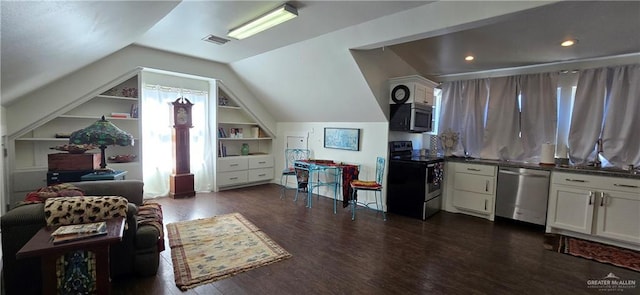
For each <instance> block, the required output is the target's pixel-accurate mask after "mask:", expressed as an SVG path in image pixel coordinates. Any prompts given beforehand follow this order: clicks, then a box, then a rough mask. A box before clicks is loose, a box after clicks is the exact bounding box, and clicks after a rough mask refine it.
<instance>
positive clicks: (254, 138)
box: [220, 137, 273, 141]
mask: <svg viewBox="0 0 640 295" xmlns="http://www.w3.org/2000/svg"><path fill="white" fill-rule="evenodd" d="M271 139H273V138H271V137H244V138H227V137H221V138H220V140H225V141H226V140H230V141H233V140H236V141H242V140H244V141H247V140H271Z"/></svg>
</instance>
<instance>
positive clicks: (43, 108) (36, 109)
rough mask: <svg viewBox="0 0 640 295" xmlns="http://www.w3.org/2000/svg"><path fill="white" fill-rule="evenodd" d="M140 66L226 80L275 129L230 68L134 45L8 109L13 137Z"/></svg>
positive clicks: (44, 88)
mask: <svg viewBox="0 0 640 295" xmlns="http://www.w3.org/2000/svg"><path fill="white" fill-rule="evenodd" d="M139 67H144V68H151V69H156V70H163V71H169V72H176V73H182V74H187V75H194V76H200V77H205V78H212V79H219V80H222V81H223V82H224V83H225V85H227V86H228V87H229V88H231V89H233V91H234V94H235V96H237V97H238V98H239V99H241V100H242V101H243V103H244V104H245V105H246V106H247V107H249V108H250V109H251V110H252V111H253V112H254V114H255V115H256V117H258V119H259V121H260V123H261V124H262V125H263V126H264V127H265V128H267V129H270V130H271V131H273V130H274V129H275V120H274V118H273V117H272V116H271V114H269V113H268V112H267V111H266V108H265V107H264V106H263V105H262V102H260V101H259V100H258V99H257V98H256V97H255V96H254V95H253V94H252V93H251V92H250V91H249V90H248V89H247V87H246V86H245V85H244V84H243V83H242V82H241V81H240V79H239V78H238V76H237V75H236V74H235V73H234V72H233V71H232V70H231V69H230V68H229V66H227V65H224V64H221V63H216V62H211V61H206V60H202V59H198V58H192V57H187V56H183V55H177V54H173V53H169V52H164V51H159V50H154V49H150V48H146V47H140V46H135V45H132V46H128V47H126V48H124V49H122V50H120V51H118V52H116V53H114V54H112V55H109V56H107V57H105V58H104V59H101V60H99V61H97V62H95V63H93V64H91V65H89V66H86V67H84V68H82V69H80V70H78V71H76V72H73V73H72V74H70V75H68V76H65V77H64V78H62V79H60V80H58V81H56V82H54V83H51V84H48V85H46V86H44V87H42V88H40V89H38V90H36V91H34V92H32V93H29V94H28V95H25V96H24V97H21V98H19V99H17V100H16V102H15V103H13V104H11V105H10V106H8V107H7V122H11V124H10V125H8V126H7V129H8V130H7V131H8V134H9V136H16V135H20V134H21V133H22V132H24V131H26V130H27V129H28V128H30V126H31V125H33V124H37V123H38V122H39V121H44V122H46V121H47V120H48V119H50V118H49V117H50V116H51V113H52V111H54V110H58V109H61V108H64V107H65V106H68V105H69V104H72V103H74V102H75V101H78V100H80V99H82V98H83V97H86V96H91V95H93V94H94V93H95V90H96V89H100V88H105V89H104V90H107V88H108V87H107V85H108V84H109V82H110V81H111V80H112V79H116V78H118V77H120V76H122V75H125V74H127V73H129V72H131V71H132V70H135V69H136V68H139Z"/></svg>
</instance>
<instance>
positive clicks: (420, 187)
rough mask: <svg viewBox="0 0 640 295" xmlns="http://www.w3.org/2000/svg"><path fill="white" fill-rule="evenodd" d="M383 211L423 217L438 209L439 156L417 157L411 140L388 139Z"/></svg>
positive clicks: (439, 204)
mask: <svg viewBox="0 0 640 295" xmlns="http://www.w3.org/2000/svg"><path fill="white" fill-rule="evenodd" d="M389 158H390V159H389V174H388V182H387V187H388V190H387V211H388V212H389V213H394V214H399V215H404V216H409V217H414V218H419V219H422V220H426V219H427V218H428V217H430V216H431V215H433V214H435V213H437V212H438V211H440V208H441V203H442V201H441V199H442V198H441V196H440V195H441V190H440V185H441V183H442V176H443V171H444V170H443V169H442V168H443V158H438V157H429V156H420V155H419V153H416V151H414V150H413V145H412V143H411V141H392V142H389Z"/></svg>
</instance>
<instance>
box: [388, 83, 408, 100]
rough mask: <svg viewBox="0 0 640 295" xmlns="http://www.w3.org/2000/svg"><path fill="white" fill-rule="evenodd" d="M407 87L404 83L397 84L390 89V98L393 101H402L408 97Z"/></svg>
mask: <svg viewBox="0 0 640 295" xmlns="http://www.w3.org/2000/svg"><path fill="white" fill-rule="evenodd" d="M409 95H410V93H409V87H407V86H405V85H398V86H396V87H394V88H393V90H392V91H391V99H392V100H393V102H395V103H404V102H405V101H407V100H408V99H409Z"/></svg>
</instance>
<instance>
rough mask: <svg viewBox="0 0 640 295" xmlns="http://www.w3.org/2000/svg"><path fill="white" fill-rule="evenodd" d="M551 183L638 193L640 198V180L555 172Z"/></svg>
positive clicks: (597, 189)
mask: <svg viewBox="0 0 640 295" xmlns="http://www.w3.org/2000/svg"><path fill="white" fill-rule="evenodd" d="M551 181H552V182H553V183H555V184H560V185H569V186H574V187H580V188H592V189H593V190H596V191H603V190H615V191H621V192H627V193H636V194H638V195H639V196H640V180H639V179H633V178H623V177H608V176H598V175H589V174H579V173H564V172H554V173H553V174H552V180H551Z"/></svg>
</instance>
